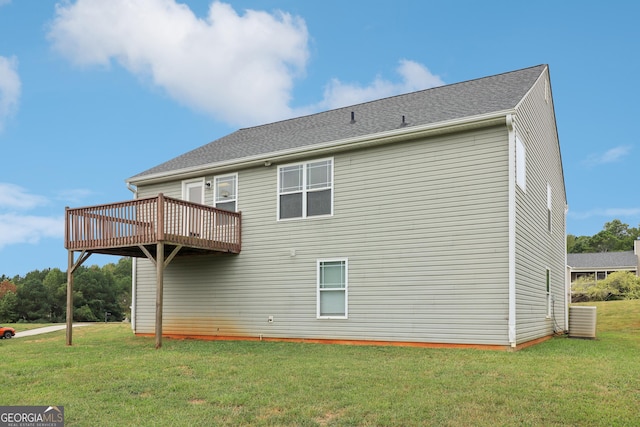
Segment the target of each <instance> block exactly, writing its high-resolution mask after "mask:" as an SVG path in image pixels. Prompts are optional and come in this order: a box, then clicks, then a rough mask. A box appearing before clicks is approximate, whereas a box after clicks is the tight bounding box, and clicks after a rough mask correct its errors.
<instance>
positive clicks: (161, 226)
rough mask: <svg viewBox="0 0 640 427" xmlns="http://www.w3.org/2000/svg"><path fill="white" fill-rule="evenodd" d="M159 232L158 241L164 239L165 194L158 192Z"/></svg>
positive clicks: (157, 225)
mask: <svg viewBox="0 0 640 427" xmlns="http://www.w3.org/2000/svg"><path fill="white" fill-rule="evenodd" d="M157 214H158V218H157V223H156V227H157V230H158V231H157V232H158V241H160V242H162V241H164V194H162V193H160V194H158V206H157Z"/></svg>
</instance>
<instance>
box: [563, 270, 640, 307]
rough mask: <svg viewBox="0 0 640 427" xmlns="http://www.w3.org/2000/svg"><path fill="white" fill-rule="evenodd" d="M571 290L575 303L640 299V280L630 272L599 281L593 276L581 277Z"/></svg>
mask: <svg viewBox="0 0 640 427" xmlns="http://www.w3.org/2000/svg"><path fill="white" fill-rule="evenodd" d="M571 290H572V293H573V296H572V301H574V302H580V301H608V300H621V299H640V278H639V277H637V276H636V275H634V274H633V273H630V272H628V271H616V272H614V273H611V274H609V275H608V276H607V277H606V278H605V279H602V280H598V281H596V280H595V278H594V277H593V276H586V277H580V278H579V279H577V280H576V281H575V282H573V284H572V285H571Z"/></svg>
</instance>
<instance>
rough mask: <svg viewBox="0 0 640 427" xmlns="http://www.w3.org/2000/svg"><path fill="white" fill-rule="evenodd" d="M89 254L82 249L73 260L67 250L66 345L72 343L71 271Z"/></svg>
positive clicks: (71, 252) (71, 253) (71, 254)
mask: <svg viewBox="0 0 640 427" xmlns="http://www.w3.org/2000/svg"><path fill="white" fill-rule="evenodd" d="M90 256H91V252H86V251H82V252H81V253H80V257H78V260H77V261H74V255H73V251H71V250H70V251H69V256H68V260H69V263H68V267H67V345H72V344H73V342H72V341H73V273H74V272H75V271H76V270H77V269H78V267H80V266H81V265H82V263H83V262H85V261H86V260H87V258H89V257H90Z"/></svg>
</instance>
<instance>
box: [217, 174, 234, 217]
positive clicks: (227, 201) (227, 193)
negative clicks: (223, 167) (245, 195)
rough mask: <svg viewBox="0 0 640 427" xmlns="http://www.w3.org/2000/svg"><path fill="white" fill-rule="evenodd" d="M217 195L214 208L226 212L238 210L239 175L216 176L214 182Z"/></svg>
mask: <svg viewBox="0 0 640 427" xmlns="http://www.w3.org/2000/svg"><path fill="white" fill-rule="evenodd" d="M213 182H214V184H213V185H214V189H215V194H214V197H213V206H215V207H216V208H218V209H223V210H225V211H230V212H237V210H238V191H237V190H238V174H232V175H221V176H216V177H215V178H214V180H213Z"/></svg>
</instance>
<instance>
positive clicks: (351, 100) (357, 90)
mask: <svg viewBox="0 0 640 427" xmlns="http://www.w3.org/2000/svg"><path fill="white" fill-rule="evenodd" d="M396 71H397V72H398V74H399V75H400V77H401V78H402V81H401V82H400V83H393V82H391V81H389V80H384V79H382V78H380V77H376V78H375V80H374V81H373V82H371V84H369V85H368V86H360V85H358V84H351V83H342V82H341V81H340V80H338V79H333V80H332V81H331V82H330V83H329V84H328V85H327V87H326V88H325V91H324V99H323V101H322V103H321V106H322V107H323V108H328V109H333V108H339V107H345V106H347V105H353V104H358V103H361V102H366V101H371V100H374V99H379V98H385V97H388V96H393V95H398V94H400V93H406V92H414V91H417V90H421V89H428V88H432V87H436V86H441V85H443V84H444V82H443V81H442V80H441V79H440V77H439V76H436V75H434V74H432V73H431V71H429V69H428V68H427V67H425V66H424V65H421V64H419V63H417V62H414V61H409V60H406V59H403V60H401V61H400V65H399V66H398V68H397V69H396Z"/></svg>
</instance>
